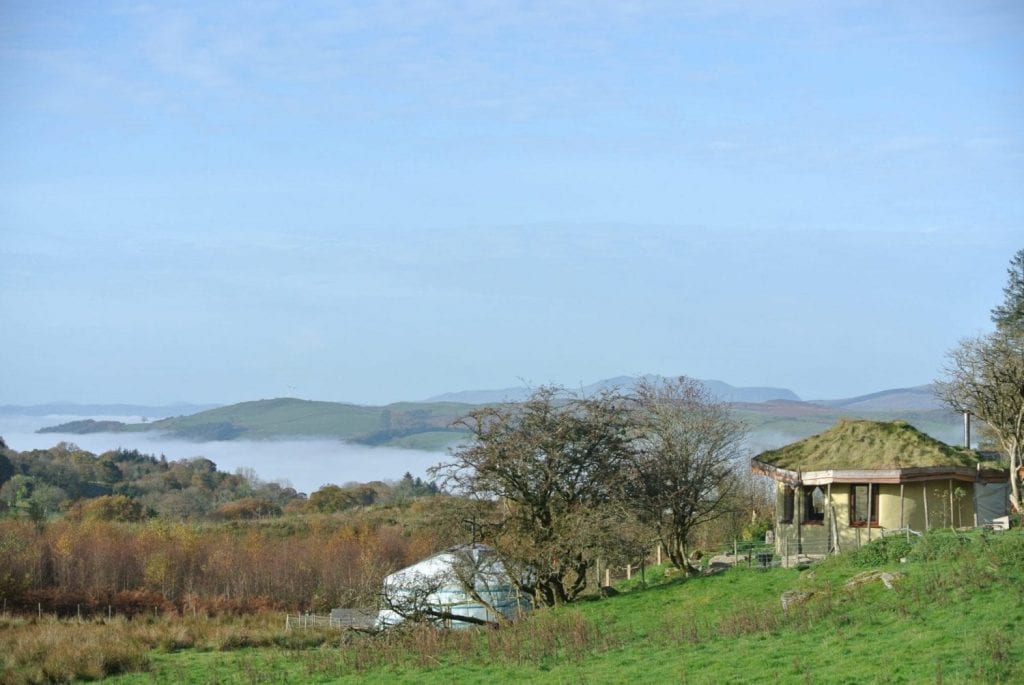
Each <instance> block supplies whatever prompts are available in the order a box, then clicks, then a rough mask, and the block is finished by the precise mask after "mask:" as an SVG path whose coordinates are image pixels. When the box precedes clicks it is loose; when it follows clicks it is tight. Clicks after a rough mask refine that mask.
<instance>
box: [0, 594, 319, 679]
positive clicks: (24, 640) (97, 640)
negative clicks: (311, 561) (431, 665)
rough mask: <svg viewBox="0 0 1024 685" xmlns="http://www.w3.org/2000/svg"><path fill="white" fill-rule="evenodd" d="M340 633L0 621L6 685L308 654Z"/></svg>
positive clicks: (225, 624) (148, 621)
mask: <svg viewBox="0 0 1024 685" xmlns="http://www.w3.org/2000/svg"><path fill="white" fill-rule="evenodd" d="M330 641H334V642H337V641H338V632H337V631H336V630H335V631H326V630H324V631H319V630H307V631H302V632H291V633H288V632H285V631H284V626H283V620H282V616H281V614H279V613H276V612H275V613H262V614H256V615H250V616H222V617H214V618H211V617H207V616H204V615H198V616H190V617H185V618H181V617H178V616H176V615H174V614H170V615H160V616H147V617H144V618H143V617H138V618H135V619H126V618H123V617H114V618H112V619H105V618H104V619H97V620H92V621H84V622H80V621H77V620H66V619H59V618H56V617H52V616H44V617H43V618H41V619H36V618H31V619H25V618H8V619H4V620H0V666H2V670H0V685H9V684H11V685H13V684H15V683H50V682H72V681H78V680H98V679H101V678H105V677H107V676H111V675H115V674H118V673H127V672H136V671H144V670H146V669H147V668H148V666H149V657H148V656H147V655H148V653H149V652H150V651H151V650H159V651H165V652H171V651H177V650H181V649H199V650H216V651H225V650H231V649H240V648H244V647H283V648H286V649H288V648H293V649H308V648H312V647H318V646H320V645H323V644H325V643H327V642H330Z"/></svg>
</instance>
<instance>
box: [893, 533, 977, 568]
mask: <svg viewBox="0 0 1024 685" xmlns="http://www.w3.org/2000/svg"><path fill="white" fill-rule="evenodd" d="M890 539H891V538H890ZM968 547H970V538H969V537H968V536H966V535H963V534H961V533H957V532H955V531H950V530H933V531H930V532H928V533H925V534H924V536H923V537H922V538H921V539H920V541H919V542H918V543H917V544H916V545H915V546H914V548H913V549H912V550H911V551H910V553H909V554H908V555H907V559H908V560H910V561H955V560H957V559H959V558H960V557H961V556H962V554H963V553H964V552H965V551H966V550H967V549H968Z"/></svg>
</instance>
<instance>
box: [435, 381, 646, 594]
mask: <svg viewBox="0 0 1024 685" xmlns="http://www.w3.org/2000/svg"><path fill="white" fill-rule="evenodd" d="M627 404H628V403H627V401H626V400H625V398H623V397H622V396H621V395H619V394H617V393H614V392H606V393H602V394H600V395H598V396H595V397H589V398H585V397H576V396H572V395H570V394H569V393H567V392H565V391H564V390H563V389H561V388H556V387H542V388H540V389H538V390H537V391H535V392H534V393H533V395H532V396H531V397H530V398H529V399H528V400H527V401H526V402H524V403H522V404H519V405H514V406H502V407H483V408H480V409H477V410H476V411H473V412H472V413H470V414H469V416H467V417H466V418H465V419H463V420H462V422H461V424H462V426H464V427H465V428H467V429H468V430H469V432H470V433H471V434H472V436H473V440H472V442H470V443H469V444H467V445H465V446H462V447H460V448H457V449H456V450H454V451H453V452H452V454H451V460H450V461H449V462H447V463H444V464H440V465H439V466H437V467H435V469H434V471H433V473H435V474H438V475H440V476H441V477H443V478H444V483H445V485H446V486H448V487H452V488H454V489H455V490H456V491H457V492H459V493H461V494H465V495H469V496H472V497H477V498H483V499H495V500H497V501H498V502H499V506H498V508H497V513H496V517H495V519H494V520H493V521H491V524H492V525H491V527H490V528H489V529H488V530H489V531H490V533H489V535H490V539H489V540H488V541H489V542H491V543H492V544H493V545H494V546H495V548H496V549H497V551H498V553H499V554H500V555H501V558H502V561H503V562H504V564H505V565H506V568H507V569H508V570H509V572H510V574H511V575H512V576H513V578H514V579H515V582H516V583H517V584H518V585H519V587H520V589H521V590H522V591H523V592H525V593H526V594H528V595H530V596H531V597H533V599H534V602H535V604H537V605H544V606H550V605H555V604H560V603H562V602H567V601H572V600H573V599H574V598H576V597H577V596H578V595H579V594H580V593H581V592H582V591H583V590H584V589H585V588H586V586H587V571H588V569H590V568H591V567H592V566H593V565H594V563H595V561H596V559H597V558H598V557H599V556H600V555H601V552H602V549H605V548H606V545H607V544H608V543H609V541H610V540H614V539H615V537H616V534H617V531H618V517H616V516H615V515H614V514H612V513H611V510H610V507H613V506H614V505H616V504H617V503H620V502H621V486H622V484H623V479H624V474H625V472H626V468H627V466H628V464H629V461H630V459H631V450H632V431H631V417H630V411H629V407H628V406H627Z"/></svg>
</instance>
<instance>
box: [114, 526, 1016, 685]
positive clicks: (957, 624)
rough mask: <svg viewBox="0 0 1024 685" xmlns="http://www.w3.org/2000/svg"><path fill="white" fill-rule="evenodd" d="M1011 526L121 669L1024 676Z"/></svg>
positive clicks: (425, 674) (182, 675) (447, 679)
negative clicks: (799, 598)
mask: <svg viewBox="0 0 1024 685" xmlns="http://www.w3.org/2000/svg"><path fill="white" fill-rule="evenodd" d="M1002 535H1003V537H1002V538H1000V539H990V540H988V541H984V540H980V539H979V538H975V539H974V542H972V543H971V544H970V545H968V546H960V547H958V548H957V549H955V550H952V553H950V554H947V558H946V559H944V560H940V561H913V562H911V563H907V564H899V563H896V564H884V563H883V564H881V565H873V564H870V563H867V562H865V561H863V560H862V561H860V562H858V561H857V559H855V558H853V557H850V556H844V557H841V558H839V559H838V560H829V561H828V562H825V563H824V564H821V565H819V566H817V567H815V568H814V569H813V572H810V573H808V572H805V573H803V574H801V573H800V572H798V571H796V570H789V569H777V570H772V571H767V572H760V571H756V570H746V569H735V570H732V571H729V572H727V573H725V574H722V575H719V576H712V577H701V578H697V579H692V580H689V581H682V580H674V581H668V582H663V583H662V584H661V585H657V586H653V587H649V588H647V589H645V590H637V591H631V592H626V593H625V594H622V595H620V596H618V597H614V598H609V599H605V600H599V601H593V602H583V603H580V604H578V605H576V606H571V607H567V608H563V609H561V610H557V611H548V612H544V614H543V615H540V614H539V615H537V616H536V617H534V618H533V619H531V620H528V621H524V622H521V623H520V624H519V626H517V627H514V628H510V629H506V630H503V631H498V632H497V633H495V632H492V631H480V632H477V633H474V634H472V635H462V636H450V637H446V636H442V637H438V635H437V631H426V632H422V633H418V634H413V635H411V636H407V637H405V638H392V637H388V638H386V639H380V638H378V639H377V641H376V642H374V641H373V640H367V639H360V640H359V641H357V642H350V643H348V644H346V645H344V646H342V647H341V648H340V649H339V648H337V647H331V646H328V645H325V646H324V647H321V648H319V649H315V650H295V651H289V650H285V649H280V648H266V649H242V650H237V651H231V652H209V651H208V652H201V651H195V650H186V651H182V652H171V653H159V654H154V656H153V659H152V669H153V670H152V671H151V673H149V674H146V675H136V676H127V677H125V678H123V682H153V681H154V680H155V681H157V682H172V681H173V682H211V681H217V682H248V681H250V680H251V679H252V676H253V675H254V674H255V675H260V676H261V677H262V678H270V679H272V680H274V681H279V680H280V681H285V682H399V683H432V682H437V683H445V684H447V683H451V682H460V683H473V682H478V683H493V682H506V681H510V680H529V681H531V682H551V683H563V682H626V681H639V682H691V683H722V682H758V683H761V682H783V683H788V682H830V683H831V682H836V683H866V682H894V683H918V682H946V683H961V682H964V683H966V682H986V683H996V682H1024V661H1022V660H1021V659H1019V655H1020V653H1021V651H1022V649H1024V536H1022V535H1021V533H1020V532H1018V531H1015V532H1011V533H1004V534H1002ZM940 547H941V545H940ZM947 551H949V550H947ZM868 562H870V560H868ZM874 568H889V569H891V570H893V571H897V572H900V573H903V574H905V575H904V577H903V578H901V579H900V580H899V581H898V582H897V585H896V589H895V590H887V589H885V588H884V587H883V585H882V584H881V583H880V582H877V581H875V582H873V583H869V584H866V585H863V586H860V587H858V588H855V589H846V588H845V587H844V585H845V583H846V581H847V580H848V579H850V578H851V577H852V576H854V575H856V574H857V573H859V572H862V571H864V570H866V569H874ZM793 588H799V589H803V590H807V591H812V592H814V593H815V594H814V596H812V598H811V599H810V600H808V601H807V602H806V603H805V604H804V605H802V606H800V607H798V608H796V609H791V610H790V612H789V613H788V614H787V613H784V612H783V611H782V609H781V607H780V602H779V596H780V594H781V593H782V592H783V591H785V590H788V589H793ZM515 631H518V632H515ZM503 636H508V637H509V638H510V639H512V640H514V641H515V646H512V647H510V646H509V645H510V643H509V642H508V641H507V640H506V641H503V640H504V637H503ZM439 643H440V646H439Z"/></svg>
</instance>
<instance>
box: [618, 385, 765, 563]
mask: <svg viewBox="0 0 1024 685" xmlns="http://www.w3.org/2000/svg"><path fill="white" fill-rule="evenodd" d="M635 392H636V403H637V409H636V424H637V429H638V438H637V454H636V459H635V462H634V464H633V468H632V473H631V478H630V486H631V495H632V506H633V507H634V509H635V510H636V511H637V512H638V513H639V515H640V517H641V519H642V520H644V521H646V522H647V523H648V524H650V525H651V526H653V527H654V529H655V531H656V532H657V535H658V538H659V539H660V540H661V543H662V544H663V545H664V547H665V549H666V550H667V552H668V557H669V559H671V561H672V563H673V564H674V565H675V566H677V567H678V568H681V569H684V570H685V571H686V572H687V573H689V572H691V571H692V570H694V569H692V567H691V566H690V564H689V562H688V553H687V552H688V545H689V542H690V537H691V535H692V534H693V532H694V530H695V529H696V528H697V527H698V526H700V525H702V524H705V523H708V522H710V521H713V520H715V519H717V518H718V517H720V516H722V515H724V514H726V513H728V512H729V504H730V494H731V493H732V491H733V489H734V487H735V486H736V483H737V480H736V460H737V459H738V457H739V456H740V449H741V443H742V441H743V438H744V436H745V430H744V428H743V425H742V424H741V423H740V422H738V421H736V420H735V419H733V418H732V417H731V416H730V415H729V411H728V409H727V407H726V406H725V405H723V404H720V403H717V402H715V401H714V400H713V399H712V398H711V396H710V394H709V393H708V391H707V389H706V388H705V387H704V386H703V385H702V384H701V383H699V382H698V381H695V380H692V379H689V378H685V377H680V378H677V379H674V380H666V381H659V382H649V381H642V382H640V383H639V384H638V385H637V387H636V391H635Z"/></svg>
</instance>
